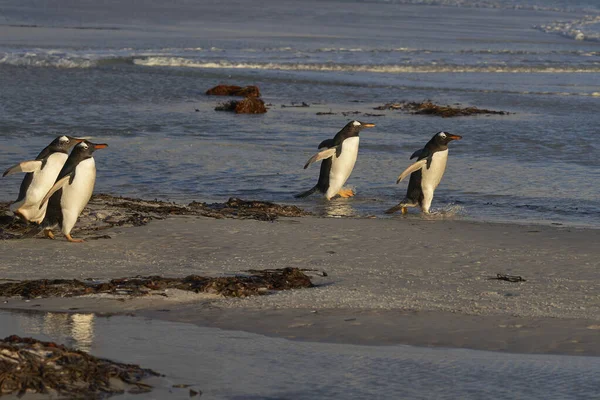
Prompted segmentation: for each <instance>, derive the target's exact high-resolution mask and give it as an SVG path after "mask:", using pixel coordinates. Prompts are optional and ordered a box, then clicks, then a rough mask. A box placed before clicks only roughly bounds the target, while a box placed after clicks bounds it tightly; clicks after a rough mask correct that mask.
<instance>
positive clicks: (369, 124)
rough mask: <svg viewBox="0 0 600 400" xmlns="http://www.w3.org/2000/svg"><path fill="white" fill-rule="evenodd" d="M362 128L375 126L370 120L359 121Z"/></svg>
mask: <svg viewBox="0 0 600 400" xmlns="http://www.w3.org/2000/svg"><path fill="white" fill-rule="evenodd" d="M361 124H362V126H363V128H373V127H374V126H375V124H372V123H370V122H361Z"/></svg>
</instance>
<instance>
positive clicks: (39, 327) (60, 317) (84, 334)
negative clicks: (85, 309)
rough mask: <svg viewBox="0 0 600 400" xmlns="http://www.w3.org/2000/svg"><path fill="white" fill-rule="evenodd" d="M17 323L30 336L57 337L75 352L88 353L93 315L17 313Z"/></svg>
mask: <svg viewBox="0 0 600 400" xmlns="http://www.w3.org/2000/svg"><path fill="white" fill-rule="evenodd" d="M15 316H16V317H17V323H18V325H19V327H20V328H21V330H23V331H25V332H28V334H30V335H36V334H37V335H39V334H43V335H46V336H49V337H51V338H55V337H59V338H61V342H65V343H66V344H68V345H69V346H72V347H74V348H76V349H77V350H81V351H85V352H89V351H90V349H91V346H92V341H93V340H94V314H66V313H43V314H37V313H35V314H29V313H18V314H15Z"/></svg>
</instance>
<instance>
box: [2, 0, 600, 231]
mask: <svg viewBox="0 0 600 400" xmlns="http://www.w3.org/2000/svg"><path fill="white" fill-rule="evenodd" d="M599 73H600V5H598V3H597V2H596V1H593V0H578V1H573V0H553V1H542V0H539V1H533V0H391V1H383V0H381V1H378V0H373V1H358V0H346V1H344V0H338V1H334V0H326V1H316V0H314V1H310V0H306V1H291V0H277V1H275V0H267V1H263V2H260V4H259V3H256V4H252V3H250V2H244V1H235V0H221V1H202V2H188V1H183V0H177V1H169V2H165V1H158V0H154V1H149V2H144V4H143V5H142V4H141V3H139V2H135V1H130V0H125V1H123V0H120V1H116V0H114V1H104V2H92V1H74V0H57V1H52V2H48V1H42V0H20V1H14V0H13V1H6V0H0V88H1V90H0V161H1V164H2V166H0V169H4V168H7V167H9V166H11V165H12V164H14V163H16V162H19V161H22V160H26V159H31V158H33V157H35V155H37V153H38V152H39V151H40V150H41V149H42V148H43V147H44V146H46V145H47V144H48V143H49V142H50V141H51V140H52V139H53V137H54V136H56V135H58V134H62V133H68V134H71V135H81V136H92V137H93V138H94V139H93V140H95V141H97V142H106V143H108V144H109V146H110V147H109V148H108V149H106V150H100V151H98V152H97V153H96V154H97V155H96V162H97V167H98V177H97V183H96V191H97V192H106V193H111V194H115V195H124V196H137V197H143V198H152V199H154V198H158V199H164V200H172V201H178V202H188V201H192V200H198V201H224V200H226V199H227V198H228V197H230V196H237V197H241V198H245V199H258V200H270V201H276V202H283V203H292V204H298V205H300V206H302V207H304V208H307V209H309V210H312V211H315V212H317V213H318V214H320V215H333V216H340V215H346V216H366V215H375V216H378V217H382V218H383V217H385V215H384V214H383V211H384V210H385V209H387V208H389V207H391V206H392V205H395V204H396V203H397V202H398V201H399V200H400V199H401V198H402V197H403V196H404V192H405V190H406V185H407V184H406V182H403V183H401V184H399V185H396V184H395V181H396V178H397V176H398V175H399V173H400V172H401V171H402V170H404V169H405V168H406V167H407V166H408V165H409V163H410V161H409V156H410V155H411V154H412V152H413V151H414V150H416V149H418V148H420V147H422V146H423V145H424V144H425V143H426V142H427V141H428V140H429V139H430V138H431V136H432V135H433V134H434V133H436V132H438V131H440V130H446V131H449V132H452V133H457V134H460V135H462V136H463V137H464V138H463V140H461V141H459V142H455V143H452V144H451V146H450V147H451V148H450V157H449V163H448V167H447V170H446V175H445V176H444V179H443V180H442V183H441V185H440V187H439V188H438V190H437V191H436V195H435V198H434V202H433V210H434V211H437V212H438V215H441V216H442V217H444V218H446V217H447V218H463V219H473V220H484V221H511V222H517V223H522V222H526V223H544V224H551V223H553V224H562V225H568V226H588V227H595V228H598V227H600V185H598V182H599V178H600V160H599V154H600V144H599V140H600V134H599V133H598V129H599V128H598V127H599V126H600V113H598V105H599V104H600V74H599ZM220 83H226V84H238V85H248V84H256V85H258V86H259V87H260V89H261V92H262V94H263V99H264V100H265V102H266V103H268V104H270V106H269V108H270V109H269V112H268V113H267V114H264V115H234V114H230V113H223V112H216V111H214V107H215V106H216V105H217V104H218V103H219V102H222V101H224V100H226V99H224V98H218V97H211V96H205V95H204V92H205V91H206V90H207V89H208V88H210V87H212V86H214V85H217V84H220ZM426 99H430V100H432V101H434V102H437V103H441V104H454V103H460V104H462V105H464V106H467V105H472V106H477V107H481V108H489V109H495V110H503V111H508V112H510V113H511V114H509V115H504V116H502V115H499V116H476V117H460V118H451V119H442V118H438V117H430V116H417V115H410V114H406V113H402V112H400V111H377V110H374V108H375V107H377V106H380V105H383V104H385V103H390V102H397V101H403V100H405V101H422V100H426ZM302 102H304V103H307V104H309V105H310V106H309V107H282V105H292V104H293V103H295V104H299V103H302ZM318 112H332V113H335V114H334V115H317V113H318ZM342 113H344V114H345V115H344V114H342ZM368 114H383V115H379V116H374V115H368ZM353 119H359V120H362V121H365V122H373V123H375V124H377V127H376V128H373V129H370V130H366V131H364V132H363V133H362V134H361V147H360V151H359V158H358V161H357V163H356V166H355V169H354V171H353V173H352V175H351V177H350V179H349V180H348V182H347V185H348V186H350V187H352V188H354V189H355V191H356V193H357V195H356V197H354V198H352V199H338V200H334V201H332V202H326V201H325V200H323V199H322V198H320V197H318V196H313V197H310V198H308V199H304V200H296V199H294V198H293V195H294V194H295V193H298V192H300V191H303V190H306V189H308V188H310V187H312V186H313V185H314V184H315V183H316V180H317V177H318V166H316V165H313V166H311V167H309V168H308V169H307V170H303V169H302V166H303V165H304V163H305V162H306V160H307V159H308V158H309V157H310V156H311V155H312V154H314V152H315V151H316V146H317V145H318V144H319V143H320V142H321V141H322V140H324V139H326V138H330V137H333V135H335V133H336V132H337V131H339V130H340V129H341V128H342V127H343V126H344V125H345V124H346V123H347V122H348V121H351V120H353ZM20 179H21V177H19V176H17V177H15V176H11V177H6V178H3V179H0V200H3V201H8V200H14V199H15V198H16V197H17V194H18V189H19V184H20ZM397 218H399V219H400V218H402V217H397ZM408 218H420V216H418V214H417V213H416V212H413V214H411V215H410V216H409V217H408Z"/></svg>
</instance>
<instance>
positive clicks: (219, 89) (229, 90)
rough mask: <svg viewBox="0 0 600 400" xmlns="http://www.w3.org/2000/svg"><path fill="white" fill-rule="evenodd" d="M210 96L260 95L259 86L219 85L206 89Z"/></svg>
mask: <svg viewBox="0 0 600 400" xmlns="http://www.w3.org/2000/svg"><path fill="white" fill-rule="evenodd" d="M206 94H207V95H209V96H240V97H260V90H259V89H258V86H245V87H241V86H235V85H217V86H215V87H213V88H211V89H208V90H207V91H206Z"/></svg>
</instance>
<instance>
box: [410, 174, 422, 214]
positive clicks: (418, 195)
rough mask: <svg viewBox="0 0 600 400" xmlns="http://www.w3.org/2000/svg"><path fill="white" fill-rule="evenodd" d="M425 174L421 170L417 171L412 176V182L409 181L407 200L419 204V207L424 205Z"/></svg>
mask: <svg viewBox="0 0 600 400" xmlns="http://www.w3.org/2000/svg"><path fill="white" fill-rule="evenodd" d="M422 177H423V174H422V173H421V170H418V171H415V172H413V173H412V174H410V180H409V181H408V188H407V189H406V199H407V200H409V201H410V202H411V203H412V204H418V205H419V206H420V205H421V204H422V203H423V199H424V196H423V189H422V188H421V179H422Z"/></svg>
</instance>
